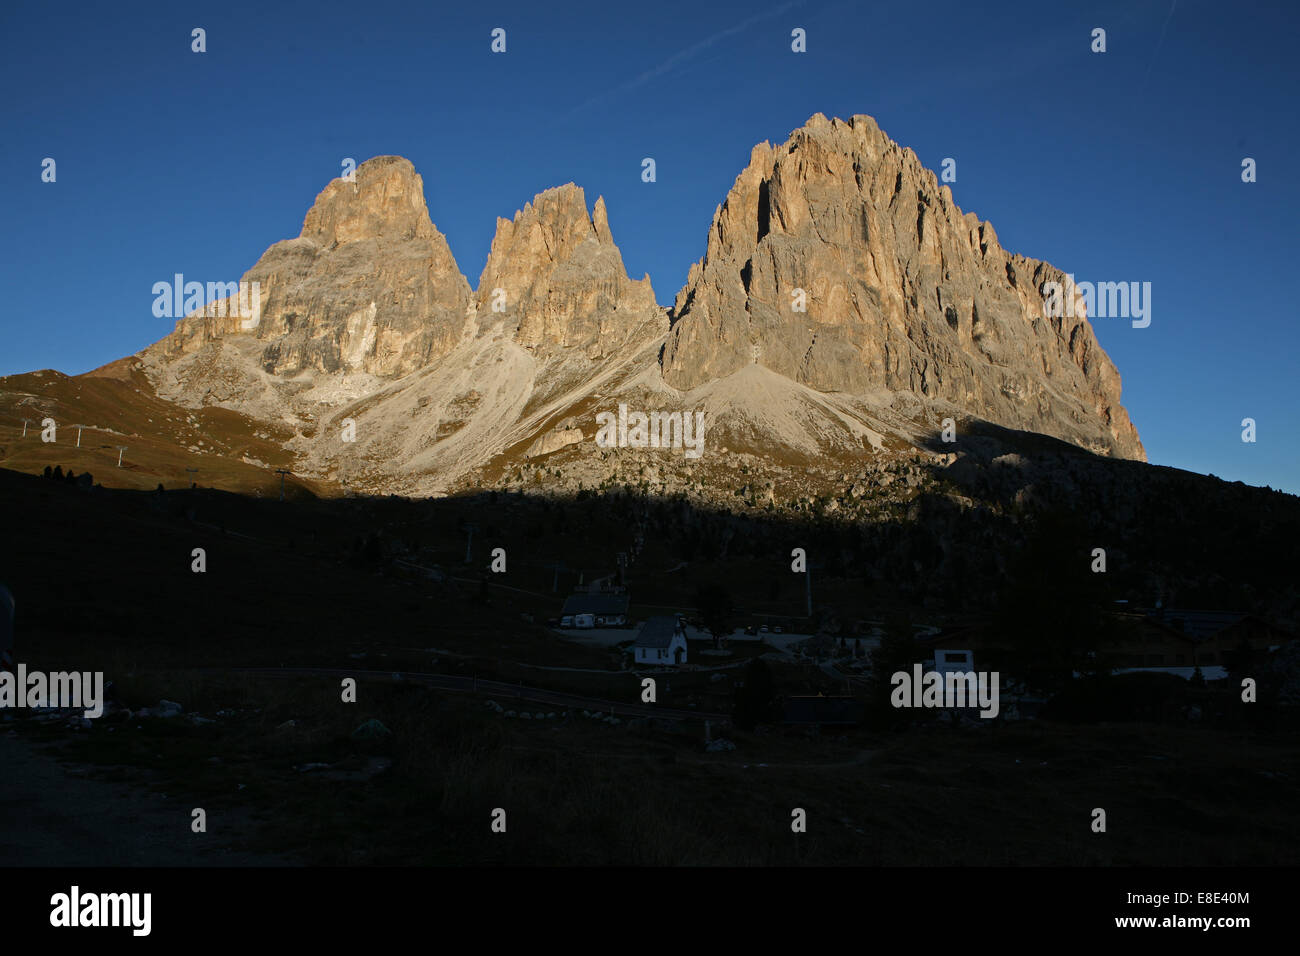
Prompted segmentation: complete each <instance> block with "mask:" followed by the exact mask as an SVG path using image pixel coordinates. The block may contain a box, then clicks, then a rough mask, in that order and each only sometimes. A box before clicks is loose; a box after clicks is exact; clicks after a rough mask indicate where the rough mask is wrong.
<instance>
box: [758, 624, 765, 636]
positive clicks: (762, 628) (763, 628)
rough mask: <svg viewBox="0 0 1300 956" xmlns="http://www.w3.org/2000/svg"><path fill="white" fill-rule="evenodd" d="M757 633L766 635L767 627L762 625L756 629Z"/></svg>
mask: <svg viewBox="0 0 1300 956" xmlns="http://www.w3.org/2000/svg"><path fill="white" fill-rule="evenodd" d="M758 633H760V634H766V633H767V625H766V624H764V625H763V626H762V627H760V628H759V629H758Z"/></svg>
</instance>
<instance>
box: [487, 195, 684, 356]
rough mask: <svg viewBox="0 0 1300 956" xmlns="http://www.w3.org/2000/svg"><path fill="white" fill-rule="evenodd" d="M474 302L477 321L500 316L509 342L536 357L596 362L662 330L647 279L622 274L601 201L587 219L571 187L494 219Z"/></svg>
mask: <svg viewBox="0 0 1300 956" xmlns="http://www.w3.org/2000/svg"><path fill="white" fill-rule="evenodd" d="M476 303H477V306H478V313H479V317H480V320H481V322H482V321H483V320H484V319H487V318H490V317H492V316H494V315H500V316H501V318H502V320H503V322H505V323H506V324H507V325H508V326H510V327H511V328H512V329H513V331H514V335H515V341H516V342H518V344H520V345H522V346H523V347H524V348H527V349H529V350H531V351H533V352H534V354H538V355H545V354H548V353H550V352H552V351H554V350H555V349H556V348H567V349H577V350H580V351H582V352H584V353H586V354H587V355H588V357H590V358H599V357H600V356H602V355H606V354H609V353H610V352H612V351H616V350H618V349H621V348H624V347H625V346H627V345H628V344H629V343H632V342H633V340H636V341H640V340H641V339H644V338H646V337H647V336H652V335H662V334H663V333H664V332H666V331H667V321H666V319H664V317H663V315H662V310H661V309H660V308H659V306H658V305H657V304H656V303H655V297H654V290H653V288H652V287H651V285H650V277H649V276H648V275H647V276H646V277H645V278H643V279H641V280H639V281H638V280H633V279H632V278H630V277H629V276H628V274H627V270H626V268H625V266H624V265H623V256H622V254H621V253H620V252H619V250H618V246H616V245H615V244H614V237H613V234H612V233H611V232H610V228H609V214H608V211H607V210H606V208H605V200H604V198H603V197H601V198H598V199H597V200H596V206H595V210H594V213H592V214H589V213H588V212H587V200H586V196H585V194H584V193H583V191H582V189H581V188H580V187H578V186H575V185H574V184H573V183H567V184H565V185H563V186H557V187H555V188H552V189H547V190H546V191H544V192H542V193H539V194H538V195H537V196H536V197H534V199H533V200H532V202H529V203H526V204H525V205H524V208H523V209H521V210H519V211H518V212H516V213H515V216H514V218H513V219H498V220H497V232H496V236H495V237H494V238H493V240H492V250H491V252H490V253H489V254H488V260H487V264H486V265H485V266H484V268H483V273H482V276H481V277H480V278H479V284H478V291H477V293H476Z"/></svg>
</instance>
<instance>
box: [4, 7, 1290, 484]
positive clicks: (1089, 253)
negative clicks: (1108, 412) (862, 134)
mask: <svg viewBox="0 0 1300 956" xmlns="http://www.w3.org/2000/svg"><path fill="white" fill-rule="evenodd" d="M78 6H79V5H73V4H36V3H27V4H22V5H21V7H20V6H19V5H17V4H6V5H4V9H3V12H0V76H2V77H3V81H4V87H3V88H4V90H5V92H6V96H5V99H4V105H3V107H0V110H3V113H2V115H3V124H2V126H0V130H2V131H3V145H2V146H0V176H2V180H3V186H0V222H2V223H3V228H2V229H0V276H2V277H3V280H4V297H3V303H4V305H3V307H4V313H3V317H2V318H0V374H8V373H12V372H19V371H27V370H31V369H36V368H47V367H53V368H58V369H60V370H62V371H66V372H69V373H79V372H84V371H86V370H88V369H91V368H94V367H96V366H98V365H101V364H103V363H105V362H108V361H111V360H113V359H115V358H119V357H121V356H123V355H126V354H129V353H131V352H134V351H137V350H138V349H140V348H142V347H144V346H145V345H147V344H149V343H150V342H152V341H155V340H156V339H159V338H161V337H162V336H163V335H165V334H166V333H167V332H168V331H170V329H171V325H172V322H171V320H169V319H156V318H154V316H153V314H152V303H153V295H152V293H151V291H150V290H151V287H152V285H153V283H154V282H157V281H161V280H170V278H171V276H172V274H173V273H176V272H182V273H184V274H186V276H188V277H192V278H196V279H200V280H202V281H208V280H213V281H216V280H236V279H238V278H239V276H240V275H241V274H242V273H243V272H244V270H246V269H247V268H248V267H249V266H251V265H252V264H253V262H255V261H256V259H257V257H258V256H259V255H260V254H261V253H262V252H263V251H264V250H265V249H266V248H267V247H268V246H269V245H271V244H272V243H273V242H275V241H277V240H279V239H283V238H288V237H291V236H295V235H297V234H298V231H299V229H300V228H301V225H302V218H303V215H304V214H305V213H306V211H307V209H308V208H309V206H310V205H311V202H312V200H313V199H314V198H315V196H316V194H317V193H318V192H319V191H320V190H321V189H322V188H323V187H324V186H325V184H326V183H327V182H329V180H330V179H331V178H333V177H335V176H338V175H339V173H340V169H341V167H340V163H341V161H342V159H343V157H345V156H351V157H354V158H355V159H356V160H357V161H358V162H361V161H363V160H365V159H368V158H370V157H371V156H376V155H380V154H386V153H396V154H400V155H403V156H406V157H407V158H409V159H410V160H411V161H412V162H414V163H415V166H416V168H417V169H418V170H419V171H420V173H421V175H422V176H423V177H424V186H425V195H426V198H427V200H428V204H429V211H430V215H431V216H432V218H433V221H434V222H435V223H436V224H437V226H438V228H439V229H441V230H442V231H443V232H444V233H445V234H446V235H447V237H448V240H449V242H450V243H451V248H452V251H453V253H454V254H455V256H456V259H457V261H458V262H459V264H460V267H461V271H462V272H464V273H465V274H466V275H467V276H468V277H469V280H470V282H471V284H472V285H477V282H478V275H479V272H480V271H481V270H482V268H483V263H484V261H485V260H486V258H487V252H488V248H489V245H490V243H491V239H492V234H493V231H494V228H495V220H496V217H497V216H505V217H510V216H512V215H513V214H514V211H515V210H516V209H518V208H519V207H521V206H522V205H523V204H524V202H526V201H527V200H529V199H531V198H532V197H533V195H534V194H536V193H537V192H539V191H540V190H542V189H545V188H547V187H550V186H554V185H558V184H561V183H565V182H569V181H573V182H576V183H577V184H578V185H580V186H582V187H583V188H584V189H585V190H586V193H587V199H588V204H589V206H590V204H592V203H594V202H595V199H596V196H597V195H600V194H603V195H604V196H605V198H606V202H607V203H608V205H609V214H610V225H611V228H612V230H613V233H614V238H615V241H616V242H617V243H618V244H619V246H620V248H621V249H622V252H623V256H624V259H625V261H626V263H627V266H628V271H629V272H630V273H632V275H633V276H634V277H636V278H639V277H640V276H641V275H642V274H644V273H646V272H649V273H650V276H651V278H652V280H653V282H654V287H655V291H656V293H657V295H658V297H659V300H660V302H662V303H664V304H668V303H670V302H671V301H672V298H673V296H674V295H675V294H676V292H677V290H678V288H679V287H680V286H681V285H682V284H683V283H684V282H685V278H686V272H687V269H688V268H689V266H690V264H691V262H693V261H694V260H696V259H698V258H699V257H700V256H701V255H702V254H703V252H704V246H705V241H706V238H707V232H708V227H709V222H710V219H711V217H712V214H713V211H714V208H715V207H716V206H717V204H718V203H720V202H721V201H722V200H723V198H724V197H725V195H726V192H727V189H728V188H729V187H730V185H731V183H732V182H733V180H734V179H735V177H736V174H737V173H739V172H740V170H741V169H742V168H743V167H744V165H745V163H746V162H747V160H748V157H749V151H750V148H751V147H752V146H753V144H754V143H757V142H760V141H762V140H765V139H766V140H771V141H774V142H780V141H782V140H784V139H785V138H786V136H787V135H788V134H789V132H790V131H791V130H792V129H794V128H795V127H797V126H800V125H802V124H803V123H804V122H805V121H806V120H807V118H808V117H809V116H810V115H811V114H813V113H816V112H823V113H825V114H827V115H828V116H841V117H848V116H850V115H852V114H854V113H869V114H871V115H873V116H875V117H876V118H877V120H878V121H879V122H880V124H881V126H882V128H883V129H884V130H885V131H886V132H887V133H889V134H890V136H892V137H893V138H894V139H895V140H897V141H898V142H900V143H901V144H903V145H904V146H909V147H911V148H912V149H914V150H915V151H916V152H917V154H918V155H919V156H920V157H921V160H922V162H923V163H925V165H927V166H929V167H930V168H932V169H936V170H937V169H938V168H939V167H940V164H941V163H942V161H943V159H944V157H948V156H951V157H953V158H955V159H956V160H957V173H958V177H957V182H956V183H955V184H953V194H954V196H955V198H956V200H957V203H958V205H960V206H961V207H962V209H963V210H965V211H971V212H975V213H977V214H978V215H979V216H980V217H981V218H982V219H988V220H990V221H991V222H992V223H993V225H994V227H995V229H996V230H997V232H998V236H999V238H1000V239H1001V241H1002V244H1003V245H1004V246H1005V247H1006V248H1007V249H1009V250H1011V251H1013V252H1020V253H1024V254H1026V255H1029V256H1033V257H1036V258H1040V259H1045V260H1047V261H1049V262H1051V263H1053V264H1054V265H1057V266H1059V267H1060V268H1062V269H1064V270H1065V271H1067V272H1072V273H1074V274H1075V276H1076V277H1077V278H1078V279H1081V280H1084V279H1092V280H1102V281H1104V280H1112V281H1133V280H1136V281H1149V282H1151V283H1152V286H1153V293H1152V305H1153V313H1152V316H1153V317H1152V323H1151V326H1150V327H1149V328H1146V329H1134V328H1132V327H1131V326H1130V324H1129V322H1128V321H1126V320H1120V319H1098V320H1097V321H1096V323H1095V325H1096V331H1097V335H1098V338H1099V339H1100V340H1101V343H1102V345H1103V347H1104V348H1105V349H1106V350H1107V352H1108V353H1109V354H1110V356H1111V358H1112V359H1113V360H1114V361H1115V364H1116V365H1117V366H1118V368H1119V370H1120V374H1121V375H1122V377H1123V381H1124V404H1125V405H1126V406H1127V408H1128V409H1129V412H1130V414H1131V415H1132V417H1133V420H1134V422H1135V423H1136V424H1137V427H1138V431H1139V433H1140V434H1141V436H1142V440H1143V442H1144V443H1145V445H1146V448H1147V452H1148V455H1149V457H1150V460H1151V461H1152V462H1155V463H1158V464H1167V465H1174V466H1176V467H1180V468H1186V469H1190V470H1193V471H1199V472H1206V473H1213V474H1216V475H1219V476H1221V477H1225V478H1229V479H1234V480H1236V479H1240V480H1243V481H1246V482H1248V483H1250V484H1256V485H1266V484H1267V485H1271V486H1273V487H1281V488H1284V489H1286V490H1288V491H1291V492H1298V493H1300V416H1297V411H1298V410H1300V402H1297V400H1296V389H1297V382H1298V381H1300V374H1298V373H1300V359H1298V358H1297V346H1298V345H1300V332H1298V331H1297V328H1296V320H1297V308H1296V299H1295V298H1293V297H1292V295H1291V289H1290V285H1291V283H1292V282H1294V281H1296V280H1297V274H1298V272H1300V270H1297V268H1296V265H1297V245H1298V242H1297V238H1296V231H1295V230H1296V223H1297V215H1296V213H1297V208H1298V206H1297V201H1296V200H1297V193H1298V192H1300V179H1298V178H1297V176H1296V163H1297V157H1300V133H1298V132H1297V121H1296V105H1297V99H1298V98H1300V97H1298V94H1300V83H1298V82H1297V77H1298V75H1300V69H1298V68H1297V60H1298V59H1300V54H1297V52H1296V50H1295V46H1294V44H1295V42H1296V36H1297V25H1298V23H1300V14H1298V13H1297V12H1296V4H1293V3H1286V4H1277V5H1268V6H1262V5H1261V6H1258V7H1254V8H1252V5H1250V4H1242V3H1217V2H1216V3H1211V2H1204V3H1192V2H1187V0H1183V2H1179V3H1177V5H1176V8H1174V7H1173V5H1171V3H1170V2H1169V0H1157V2H1133V0H1115V2H1108V3H1092V4H1069V5H1067V4H1062V3H1055V2H1043V3H1014V2H1009V3H999V4H973V3H969V2H957V3H942V2H926V3H914V2H899V3H888V4H885V3H880V4H866V3H854V2H840V3H837V2H819V0H804V2H791V3H785V4H782V3H770V4H769V3H767V2H766V0H752V2H747V3H734V4H732V3H700V2H698V0H695V2H684V3H678V2H665V0H656V2H654V3H647V4H625V3H620V2H612V3H611V2H609V0H599V2H593V3H583V4H576V3H564V2H555V3H537V2H535V0H534V2H529V3H524V4H483V3H479V4H459V5H454V6H453V5H443V4H439V3H436V2H419V3H416V2H410V3H397V2H382V0H369V2H365V3H358V2H348V3H335V2H327V0H319V2H313V3H294V4H292V5H290V4H277V3H271V2H262V3H256V4H252V3H250V4H245V3H239V2H221V3H211V4H203V3H200V4H189V3H176V2H163V3H148V4H146V3H126V4H95V5H84V6H82V7H81V8H75V7H78ZM1067 7H1068V8H1067ZM196 26H201V27H203V28H205V29H206V30H207V47H208V49H207V52H206V53H204V54H195V53H192V52H191V51H190V31H191V29H192V28H193V27H196ZM1098 26H1100V27H1104V28H1105V29H1106V30H1107V46H1108V50H1107V52H1106V53H1105V54H1093V53H1091V52H1090V50H1089V45H1090V33H1091V30H1092V28H1093V27H1098ZM494 27H503V28H505V29H506V31H507V52H506V53H505V54H504V55H494V54H493V53H491V52H490V50H489V45H490V32H491V30H492V28H494ZM795 27H803V28H804V29H805V30H806V31H807V35H808V52H807V53H805V54H795V53H792V52H791V50H790V31H791V30H792V29H793V28H795ZM47 156H49V157H53V158H54V159H55V160H56V161H57V163H58V181H57V182H56V183H54V184H46V183H42V182H41V180H40V172H41V160H42V159H43V158H44V157H47ZM646 156H652V157H654V158H655V160H656V162H657V166H658V181H657V182H656V183H654V184H646V183H642V182H641V178H640V172H641V160H642V158H643V157H646ZM1245 156H1251V157H1254V158H1255V159H1256V161H1257V162H1258V176H1259V181H1258V182H1257V183H1254V184H1250V185H1247V184H1244V183H1242V182H1241V177H1240V169H1241V160H1242V158H1243V157H1245ZM1244 417H1252V418H1254V419H1255V420H1256V421H1257V423H1258V441H1257V443H1256V444H1245V443H1243V442H1242V441H1241V438H1240V433H1241V426H1240V422H1241V420H1242V419H1243V418H1244Z"/></svg>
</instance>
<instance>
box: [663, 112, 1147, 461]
mask: <svg viewBox="0 0 1300 956" xmlns="http://www.w3.org/2000/svg"><path fill="white" fill-rule="evenodd" d="M1049 281H1058V282H1059V281H1063V278H1062V273H1061V272H1060V271H1059V270H1057V269H1055V268H1053V267H1052V266H1050V265H1047V264H1046V263H1042V262H1038V261H1036V260H1033V259H1026V258H1024V257H1023V256H1017V255H1011V254H1009V253H1007V252H1006V251H1005V250H1003V249H1002V248H1001V246H1000V245H999V244H998V240H997V236H996V234H995V233H994V232H993V227H992V226H991V225H990V224H988V223H981V222H980V221H979V220H978V218H977V217H976V216H975V215H974V214H971V213H967V214H965V215H963V214H962V212H961V210H960V209H958V208H957V207H956V206H955V205H954V204H953V201H952V193H951V191H950V190H949V189H948V187H947V186H942V187H941V186H939V185H938V182H937V180H936V178H935V175H934V173H933V172H931V171H929V170H927V169H924V168H923V167H922V166H921V164H920V161H919V160H918V159H917V157H916V155H915V154H914V153H912V151H911V150H908V149H903V148H901V147H900V146H898V144H896V143H894V142H893V141H892V140H890V139H889V137H888V136H886V135H885V134H884V133H883V132H882V131H881V130H880V128H879V127H878V126H877V125H876V123H875V121H874V120H872V119H871V118H870V117H867V116H855V117H853V118H852V119H851V120H850V121H849V122H847V123H846V122H843V121H840V120H827V119H826V118H825V117H824V116H822V115H820V114H818V115H816V116H814V117H813V118H812V119H811V120H809V122H808V124H807V125H806V126H804V127H803V128H801V129H798V130H796V131H795V132H794V133H793V134H792V135H791V137H790V139H789V140H788V141H787V142H786V143H784V144H782V145H780V146H777V147H772V146H769V145H768V144H766V143H763V144H760V145H759V146H756V147H755V148H754V150H753V153H752V156H751V159H750V163H749V165H748V166H747V167H746V168H745V170H744V171H743V172H742V173H741V174H740V176H739V177H737V179H736V183H735V185H734V186H733V187H732V189H731V192H730V193H729V194H728V196H727V199H726V202H725V203H724V204H723V205H722V206H721V207H719V209H718V211H717V212H716V214H715V215H714V220H713V227H712V230H711V231H710V234H709V242H708V247H707V251H706V253H705V256H704V258H703V260H702V261H701V262H699V263H697V264H696V265H694V266H692V268H691V271H690V275H689V278H688V280H687V284H686V286H685V288H683V289H682V291H681V292H680V293H679V294H678V296H677V301H676V304H675V307H674V310H673V316H672V318H673V328H672V332H671V334H670V336H669V339H668V343H667V347H666V348H665V351H664V356H663V375H664V379H665V380H666V381H667V382H668V383H669V384H671V385H673V386H675V387H678V388H693V387H695V386H697V385H700V384H702V383H703V382H705V381H708V380H710V379H715V378H720V377H724V376H726V375H729V374H731V373H733V372H735V371H736V370H738V369H740V368H742V367H743V366H745V365H747V364H751V363H754V362H758V363H759V364H762V365H765V366H767V367H768V368H771V369H773V370H774V371H777V372H779V373H780V374H782V375H784V376H787V377H789V378H791V379H794V380H795V381H797V382H800V383H802V384H805V385H808V386H810V387H812V388H815V389H818V390H820V391H826V392H830V391H838V392H849V393H854V394H862V393H865V392H868V391H871V390H874V389H880V388H885V389H888V390H890V391H894V392H899V391H910V392H913V393H915V394H917V395H918V396H922V397H925V398H930V399H939V400H943V401H946V402H950V403H952V404H953V405H956V406H957V407H958V408H960V409H963V410H965V411H968V412H969V413H971V414H974V415H978V416H980V417H982V418H985V419H987V420H989V421H993V422H997V423H999V424H1003V425H1006V426H1008V427H1014V428H1023V429H1028V430H1032V431H1038V432H1042V433H1044V434H1049V435H1054V436H1057V437H1060V438H1063V439H1065V440H1067V441H1071V442H1074V443H1076V444H1079V445H1081V446H1083V447H1086V448H1089V449H1091V450H1093V451H1097V452H1101V453H1104V454H1111V455H1117V456H1122V457H1127V458H1138V459H1142V460H1145V453H1144V452H1143V449H1142V445H1141V442H1140V441H1139V440H1138V436H1137V431H1136V429H1135V428H1134V427H1133V425H1132V423H1131V422H1130V421H1129V419H1128V414H1127V413H1126V412H1125V410H1124V408H1123V407H1122V406H1121V405H1120V401H1119V399H1120V381H1119V374H1118V373H1117V372H1116V370H1115V367H1114V365H1112V364H1111V362H1110V360H1109V358H1107V356H1106V354H1105V353H1104V352H1103V351H1102V350H1101V347H1100V346H1099V345H1098V344H1097V340H1096V338H1095V336H1094V335H1093V332H1092V329H1091V327H1090V326H1089V324H1088V322H1087V319H1086V318H1054V319H1048V318H1044V307H1043V301H1044V296H1043V292H1042V289H1043V286H1044V283H1046V282H1049ZM800 290H802V293H803V295H802V297H801V296H800ZM801 298H802V299H803V301H800V299H801ZM798 305H804V306H805V311H799V310H798V309H797V308H796V306H798Z"/></svg>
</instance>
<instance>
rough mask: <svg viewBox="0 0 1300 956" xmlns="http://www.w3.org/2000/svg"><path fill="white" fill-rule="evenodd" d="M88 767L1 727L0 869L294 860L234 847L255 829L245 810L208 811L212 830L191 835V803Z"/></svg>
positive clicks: (258, 863)
mask: <svg viewBox="0 0 1300 956" xmlns="http://www.w3.org/2000/svg"><path fill="white" fill-rule="evenodd" d="M89 773H90V768H88V767H81V766H76V765H65V764H63V763H61V762H60V761H59V760H58V759H57V758H56V757H55V756H52V755H50V754H49V753H46V752H44V751H43V749H42V748H41V747H38V746H37V745H36V744H35V743H33V742H32V741H31V740H28V739H25V738H23V737H22V736H19V735H18V734H17V733H10V732H7V731H0V867H2V866H19V867H33V866H68V867H83V866H84V867H92V866H285V865H292V862H291V861H288V860H284V859H280V858H274V857H270V856H262V855H258V854H252V853H247V852H241V851H237V850H233V849H231V847H232V845H238V844H240V843H243V842H244V840H245V839H246V838H247V837H248V836H249V835H250V834H251V833H252V828H253V822H252V820H251V819H250V818H248V817H246V816H244V815H235V816H232V815H229V814H226V813H221V814H218V813H216V812H215V811H214V810H211V809H210V810H209V812H208V832H207V833H192V832H191V831H190V821H191V817H190V811H191V810H192V809H193V807H191V806H188V805H184V806H183V805H181V803H180V802H179V801H178V800H177V799H174V798H169V797H164V796H163V795H162V794H160V793H157V792H155V791H154V790H152V789H149V788H148V787H146V786H143V785H141V784H134V785H133V784H130V783H126V782H117V781H110V780H103V779H97V778H94V777H91V776H89Z"/></svg>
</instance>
